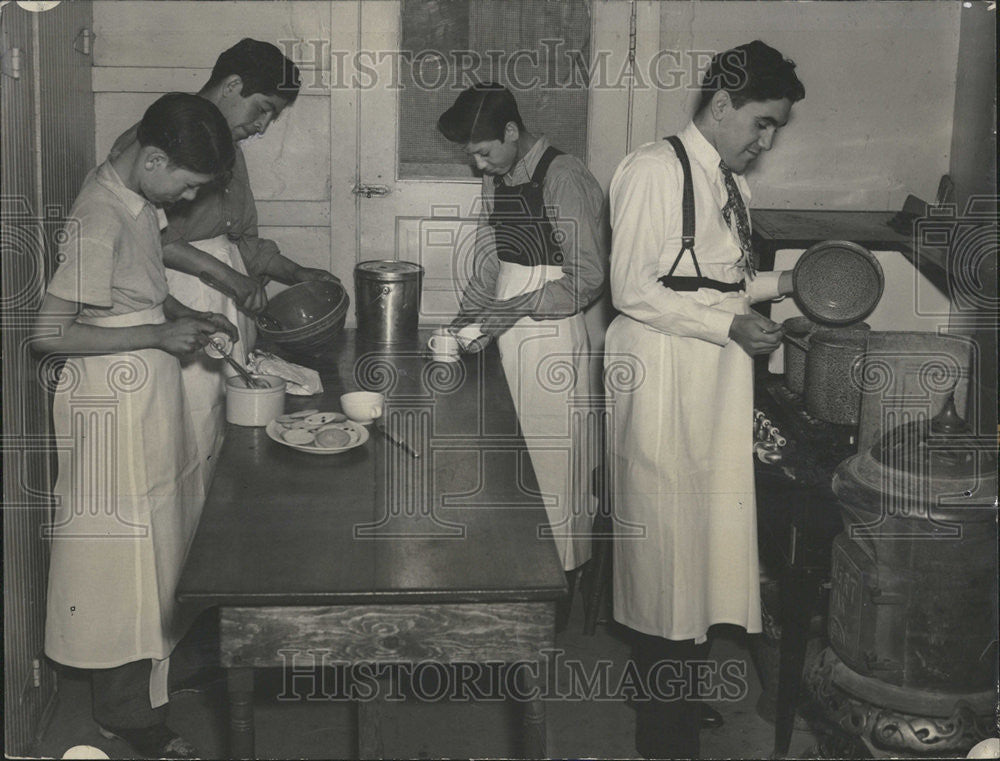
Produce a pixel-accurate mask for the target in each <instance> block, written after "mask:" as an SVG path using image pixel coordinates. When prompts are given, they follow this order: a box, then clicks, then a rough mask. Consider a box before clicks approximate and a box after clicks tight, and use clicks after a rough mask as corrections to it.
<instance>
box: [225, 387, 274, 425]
mask: <svg viewBox="0 0 1000 761" xmlns="http://www.w3.org/2000/svg"><path fill="white" fill-rule="evenodd" d="M253 377H254V378H256V379H257V380H262V381H264V382H265V383H267V385H268V388H247V387H246V384H245V383H244V382H243V380H242V379H241V378H240V377H239V376H233V377H232V378H227V379H226V422H228V423H233V424H235V425H245V426H265V425H267V424H268V423H270V422H271V421H272V420H274V419H275V418H276V417H278V415H283V414H284V413H285V381H284V379H283V378H279V377H278V376H277V375H254V376H253Z"/></svg>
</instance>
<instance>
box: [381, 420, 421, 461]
mask: <svg viewBox="0 0 1000 761" xmlns="http://www.w3.org/2000/svg"><path fill="white" fill-rule="evenodd" d="M375 429H376V430H377V431H378V432H379V433H381V434H382V435H383V436H385V437H386V438H387V439H389V441H391V442H392V443H393V444H395V445H396V446H397V447H399V448H400V449H402V450H403V451H404V452H406V453H407V454H408V455H410V457H420V453H419V452H417V451H416V450H415V449H414V448H413V447H411V446H410V445H409V444H407V443H406V442H405V441H403V440H402V439H401V438H399V437H398V436H394V435H393V434H391V433H389V431H388V430H387V429H386V427H385V424H384V423H383V422H382V421H381V420H376V421H375Z"/></svg>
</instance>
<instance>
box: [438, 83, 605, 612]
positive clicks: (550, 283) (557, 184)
mask: <svg viewBox="0 0 1000 761" xmlns="http://www.w3.org/2000/svg"><path fill="white" fill-rule="evenodd" d="M438 129H439V130H440V131H441V133H442V134H443V135H444V136H445V137H447V138H448V139H449V140H451V141H453V142H456V143H458V144H459V145H461V146H462V147H463V149H464V150H465V153H466V154H467V155H468V156H470V157H471V158H472V160H473V161H474V163H475V166H476V168H477V169H478V170H479V171H481V172H482V173H483V187H482V204H483V212H482V216H481V219H480V223H479V227H478V229H477V235H476V245H475V250H474V251H473V255H474V261H473V262H472V263H471V278H470V281H469V284H468V286H467V287H466V289H465V292H464V293H463V294H462V299H461V305H460V309H459V314H458V316H457V317H456V318H455V319H454V321H453V322H452V328H453V329H458V328H460V327H462V326H463V325H466V324H469V323H477V322H478V323H480V324H481V330H482V331H483V332H484V333H485V334H486V336H489V337H491V338H496V340H497V346H498V348H499V350H500V356H501V360H502V362H503V368H504V373H505V375H506V377H507V385H508V386H509V387H510V392H511V397H512V398H513V401H514V408H515V409H516V410H517V415H518V419H519V421H520V424H521V430H522V432H523V434H524V439H525V442H526V444H527V446H528V452H529V454H530V455H531V462H532V465H533V467H534V470H535V475H536V477H537V479H538V485H539V488H540V489H541V492H542V494H543V495H544V498H545V507H546V510H547V512H548V517H549V524H550V526H549V527H550V528H551V534H552V536H553V537H554V539H555V544H556V549H557V551H558V553H559V559H560V561H561V563H562V565H563V568H564V569H565V570H566V572H567V578H568V581H569V585H570V593H571V595H572V591H573V584H574V581H575V572H576V570H577V569H578V568H579V567H580V566H581V565H582V564H583V563H585V562H586V561H587V560H588V559H589V558H590V529H591V523H592V521H593V517H594V504H593V497H592V496H591V494H590V491H589V489H588V488H587V484H588V481H589V472H590V471H589V468H586V467H585V466H581V464H580V463H585V461H586V458H585V456H584V455H585V452H586V449H585V444H584V439H583V437H585V436H586V435H587V428H586V426H585V425H578V426H577V425H574V422H573V420H572V409H573V408H572V407H571V405H570V404H569V403H568V402H569V399H570V398H571V397H572V398H574V399H577V400H581V399H586V398H587V396H588V395H589V394H590V393H591V392H590V371H589V364H588V363H589V355H590V343H589V340H588V337H587V331H586V327H585V325H584V318H583V314H582V312H583V310H584V309H585V308H586V307H587V306H588V305H590V304H591V303H593V302H594V300H595V299H597V298H598V296H599V295H600V294H601V292H602V290H603V288H604V283H605V278H606V272H607V240H606V237H605V235H604V227H603V225H602V224H601V223H602V219H601V209H602V204H603V201H604V193H603V191H602V190H601V186H600V185H599V184H598V182H597V180H596V179H594V176H593V175H592V174H591V173H590V171H589V170H588V169H587V168H586V166H585V165H584V164H583V162H582V161H580V160H579V159H578V158H576V157H574V156H570V155H568V154H565V153H563V152H562V151H559V150H557V149H556V148H554V147H552V146H551V145H550V144H549V141H548V139H547V138H546V137H545V136H544V135H538V136H536V135H533V134H532V133H531V132H529V131H528V130H527V129H525V127H524V122H523V121H522V120H521V115H520V112H519V110H518V108H517V102H516V100H515V99H514V95H513V94H512V93H511V92H510V91H509V90H507V89H506V88H505V87H502V86H501V85H499V84H495V83H487V84H480V85H476V86H474V87H471V88H469V89H467V90H465V91H463V92H462V93H461V94H460V95H459V96H458V99H457V100H456V101H455V104H454V105H453V106H452V107H451V108H449V109H448V110H447V111H445V112H444V113H443V114H442V115H441V117H440V119H439V120H438ZM459 266H461V264H460V265H459ZM568 365H569V366H572V372H573V382H572V383H570V384H569V387H568V388H565V387H563V386H560V384H557V383H552V382H549V383H546V382H545V379H546V373H559V374H564V373H565V372H566V367H567V366H568ZM557 367H558V370H557V369H556V368H557ZM560 442H561V444H560ZM582 471H586V472H582ZM545 533H546V532H544V531H543V532H542V533H541V534H540V535H543V536H544V535H545ZM571 599H572V598H571ZM561 613H562V615H561V617H560V625H563V624H564V623H565V616H566V614H568V608H567V607H565V606H564V607H563V608H562V609H561Z"/></svg>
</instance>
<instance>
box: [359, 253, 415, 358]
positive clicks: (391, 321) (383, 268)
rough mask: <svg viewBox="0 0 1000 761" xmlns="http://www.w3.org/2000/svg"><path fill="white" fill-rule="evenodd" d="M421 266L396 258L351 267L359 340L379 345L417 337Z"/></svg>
mask: <svg viewBox="0 0 1000 761" xmlns="http://www.w3.org/2000/svg"><path fill="white" fill-rule="evenodd" d="M423 278H424V268H423V267H421V266H420V265H419V264H416V263H415V262H405V261H400V260H395V259H383V260H371V261H366V262H361V263H359V264H358V265H356V266H355V268H354V288H355V300H354V303H355V306H356V309H357V318H358V332H359V334H360V335H361V337H362V339H364V340H366V341H370V342H372V343H378V344H394V343H399V342H402V341H407V340H416V337H417V323H418V322H419V319H420V291H421V286H422V284H423Z"/></svg>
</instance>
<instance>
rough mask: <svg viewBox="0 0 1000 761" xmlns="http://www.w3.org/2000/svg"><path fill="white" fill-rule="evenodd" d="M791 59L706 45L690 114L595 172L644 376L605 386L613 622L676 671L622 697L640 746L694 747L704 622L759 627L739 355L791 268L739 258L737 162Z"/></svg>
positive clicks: (778, 102) (614, 332) (790, 88)
mask: <svg viewBox="0 0 1000 761" xmlns="http://www.w3.org/2000/svg"><path fill="white" fill-rule="evenodd" d="M794 69H795V65H794V64H793V63H792V62H791V61H788V60H786V59H785V58H784V56H782V55H781V53H779V52H778V51H777V50H774V48H771V47H769V46H767V45H765V44H764V43H763V42H760V41H755V42H751V43H749V44H746V45H741V46H739V47H737V48H733V49H732V50H728V51H726V52H723V53H719V54H718V55H716V56H715V57H714V58H713V59H712V62H711V64H710V66H709V68H708V71H707V73H706V76H705V79H704V82H703V85H702V96H701V100H700V104H699V107H698V110H697V112H696V114H695V115H694V119H693V121H691V122H690V123H689V124H688V125H687V126H686V127H685V128H684V129H683V130H681V132H680V133H679V134H678V135H677V136H676V137H674V138H669V139H668V140H669V141H670V142H668V141H663V140H661V141H659V142H656V143H649V144H648V145H644V146H642V147H641V148H639V149H638V150H637V151H635V152H634V153H632V154H630V155H628V156H626V157H625V159H624V160H623V161H622V162H621V164H620V165H619V166H618V169H617V171H616V172H615V175H614V178H613V179H612V181H611V221H612V228H613V237H612V256H611V295H612V299H613V301H614V305H615V307H617V308H618V310H619V311H620V312H621V314H620V315H619V316H618V317H616V318H615V320H614V322H612V324H611V326H610V327H609V328H608V333H607V342H606V352H607V353H608V355H614V356H615V357H616V361H618V362H622V361H626V360H623V357H630V358H631V359H630V361H631V362H632V363H634V368H635V370H634V372H635V377H642V378H643V381H642V383H640V384H638V385H637V387H636V388H634V389H631V390H630V391H629V392H628V393H618V394H615V395H614V396H613V398H610V399H609V404H610V405H612V406H613V409H614V415H613V416H610V417H609V420H611V421H612V425H611V430H610V432H609V433H610V435H609V442H608V445H609V448H608V465H609V467H610V468H612V469H613V476H612V479H611V481H612V483H613V484H615V495H614V500H615V514H616V516H617V518H618V519H620V520H621V521H623V522H627V523H628V524H630V525H633V526H642V527H643V528H644V530H645V536H644V538H635V537H622V536H620V535H616V537H615V545H614V554H613V557H614V607H615V619H616V620H618V621H619V622H621V623H623V624H625V625H626V626H628V627H630V628H631V629H633V630H634V633H635V651H634V653H635V658H636V662H637V666H638V668H639V671H640V673H641V674H642V676H643V677H644V678H646V677H647V676H648V677H649V678H650V679H651V680H653V681H656V680H657V676H658V675H659V677H660V679H661V680H666V681H669V679H670V677H668V676H666V674H673V675H677V674H680V675H681V677H682V679H683V685H682V686H681V688H680V690H677V685H671V684H666V685H664V684H663V682H662V681H660V682H659V686H660V690H661V691H662V690H667V691H669V690H671V688H673V691H674V693H675V694H673V695H672V697H673V698H674V699H665V698H660V699H655V698H654V699H652V700H648V701H645V702H642V703H637V721H636V748H637V750H638V751H639V753H641V754H642V755H643V756H645V757H646V758H697V757H698V752H699V739H698V731H699V727H700V726H701V725H702V723H703V720H704V718H703V717H704V711H703V706H702V704H701V703H700V702H698V701H697V699H696V696H697V695H698V694H699V690H698V687H699V685H697V684H696V683H695V675H696V674H697V673H698V671H697V669H696V668H693V667H694V666H695V664H694V661H697V660H700V659H704V658H706V657H707V656H708V642H707V635H708V629H709V627H710V626H712V625H713V624H719V623H726V624H735V625H737V626H742V627H744V628H746V630H747V631H748V632H750V633H754V632H759V631H760V630H761V617H760V586H759V579H758V568H757V562H758V560H757V527H756V511H755V496H754V474H753V459H752V457H751V451H752V444H753V430H752V424H753V356H754V355H756V354H762V353H768V352H771V351H773V350H774V349H776V348H777V347H778V346H779V344H780V342H781V326H780V325H778V324H776V323H774V322H772V321H771V320H769V319H767V318H766V317H763V316H761V315H760V314H758V313H757V312H754V311H751V309H750V304H751V303H752V302H755V301H760V300H765V299H773V298H777V297H779V296H781V295H784V294H787V293H789V292H791V290H792V282H791V272H756V267H755V264H754V258H753V252H752V250H751V246H750V220H749V215H748V214H747V201H748V199H749V187H748V185H747V183H746V180H744V179H743V177H742V174H743V172H745V171H746V170H747V169H748V168H749V167H750V166H751V165H752V163H753V162H754V161H755V160H756V159H757V158H758V156H759V155H760V154H761V153H762V152H764V151H767V150H770V149H771V146H772V144H773V141H774V137H775V135H776V134H777V132H778V130H780V129H781V128H782V127H784V126H785V124H786V123H787V122H788V120H789V118H790V116H791V109H792V104H793V103H794V102H796V101H798V100H800V99H802V98H803V97H804V95H805V89H804V88H803V86H802V83H801V82H799V80H798V78H797V77H796V76H795V71H794ZM688 173H689V176H690V183H689V181H688V178H687V177H686V175H688ZM685 189H688V190H689V191H690V194H691V196H692V200H693V208H689V209H687V210H685V209H684V203H683V199H684V197H685ZM692 212H693V220H692ZM686 223H687V224H692V225H693V230H692V231H693V233H694V235H693V238H688V237H687V236H685V234H684V227H685V224H686ZM664 666H667V667H668V668H664ZM705 687H707V685H702V688H703V689H704V688H705ZM654 694H655V693H654ZM659 694H661V695H662V694H664V693H663V692H660V693H659ZM702 694H704V693H703V692H702ZM716 715H717V714H716ZM719 723H721V722H720V721H719V720H716V722H715V725H716V726H717V725H718V724H719Z"/></svg>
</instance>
